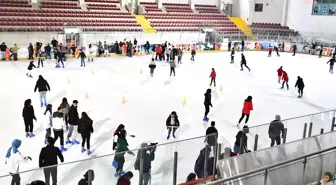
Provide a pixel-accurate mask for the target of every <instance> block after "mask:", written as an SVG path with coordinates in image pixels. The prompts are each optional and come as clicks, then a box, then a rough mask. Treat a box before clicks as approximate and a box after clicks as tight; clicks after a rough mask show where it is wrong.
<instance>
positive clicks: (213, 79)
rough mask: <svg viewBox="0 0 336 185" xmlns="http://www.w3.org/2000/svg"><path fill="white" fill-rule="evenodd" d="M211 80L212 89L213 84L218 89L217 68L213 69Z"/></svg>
mask: <svg viewBox="0 0 336 185" xmlns="http://www.w3.org/2000/svg"><path fill="white" fill-rule="evenodd" d="M209 78H211V82H210V87H211V85H212V82H213V83H214V87H216V71H215V68H212V71H211V74H210V76H209Z"/></svg>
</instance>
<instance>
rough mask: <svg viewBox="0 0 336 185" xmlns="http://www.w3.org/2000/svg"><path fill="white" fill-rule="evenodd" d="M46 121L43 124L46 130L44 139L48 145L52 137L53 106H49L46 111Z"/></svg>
mask: <svg viewBox="0 0 336 185" xmlns="http://www.w3.org/2000/svg"><path fill="white" fill-rule="evenodd" d="M44 117H45V120H44V122H43V128H44V129H45V130H46V135H45V139H44V144H47V138H48V137H51V127H52V105H51V104H48V105H47V108H46V110H45V111H44Z"/></svg>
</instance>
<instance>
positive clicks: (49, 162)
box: [39, 137, 64, 185]
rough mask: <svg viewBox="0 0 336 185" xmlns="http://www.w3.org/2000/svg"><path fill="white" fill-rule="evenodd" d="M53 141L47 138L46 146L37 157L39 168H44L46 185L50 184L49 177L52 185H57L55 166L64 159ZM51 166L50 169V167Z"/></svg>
mask: <svg viewBox="0 0 336 185" xmlns="http://www.w3.org/2000/svg"><path fill="white" fill-rule="evenodd" d="M54 144H55V140H54V138H52V137H48V138H47V146H45V147H43V148H42V149H41V152H40V156H39V167H40V168H44V169H43V172H44V178H45V182H46V184H48V185H49V184H50V176H51V179H52V185H56V184H57V166H56V165H57V164H58V160H57V158H58V159H59V160H60V161H61V163H63V162H64V157H63V155H62V152H61V150H60V149H59V148H57V147H55V146H54ZM51 166H52V167H51Z"/></svg>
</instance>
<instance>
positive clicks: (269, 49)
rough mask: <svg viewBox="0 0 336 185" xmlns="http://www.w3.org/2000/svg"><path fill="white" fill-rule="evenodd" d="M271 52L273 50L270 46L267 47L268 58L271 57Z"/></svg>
mask: <svg viewBox="0 0 336 185" xmlns="http://www.w3.org/2000/svg"><path fill="white" fill-rule="evenodd" d="M272 51H273V48H272V46H271V45H269V47H268V57H272Z"/></svg>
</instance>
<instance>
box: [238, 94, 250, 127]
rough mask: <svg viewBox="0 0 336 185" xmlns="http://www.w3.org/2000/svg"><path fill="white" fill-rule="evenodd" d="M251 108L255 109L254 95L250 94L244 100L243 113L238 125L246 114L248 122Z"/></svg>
mask: <svg viewBox="0 0 336 185" xmlns="http://www.w3.org/2000/svg"><path fill="white" fill-rule="evenodd" d="M251 110H253V104H252V96H248V97H247V98H246V100H245V102H244V107H243V111H242V115H241V117H240V119H239V122H238V124H237V126H239V124H240V122H241V121H242V120H243V119H244V117H245V116H246V120H245V124H246V123H247V122H248V120H249V117H250V112H251Z"/></svg>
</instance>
